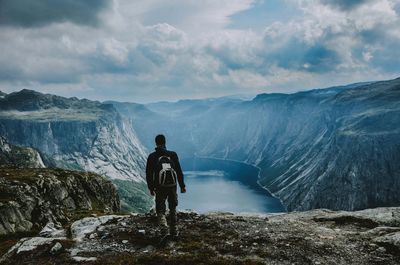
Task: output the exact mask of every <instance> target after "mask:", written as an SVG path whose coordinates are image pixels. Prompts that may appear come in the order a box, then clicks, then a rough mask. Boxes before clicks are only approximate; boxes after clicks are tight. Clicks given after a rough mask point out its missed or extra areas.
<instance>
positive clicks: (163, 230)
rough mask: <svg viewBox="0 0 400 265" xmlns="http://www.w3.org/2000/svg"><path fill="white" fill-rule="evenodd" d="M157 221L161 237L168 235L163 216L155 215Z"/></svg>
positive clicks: (165, 220)
mask: <svg viewBox="0 0 400 265" xmlns="http://www.w3.org/2000/svg"><path fill="white" fill-rule="evenodd" d="M157 219H158V226H159V228H160V235H161V237H164V236H167V235H169V231H168V224H167V218H166V217H165V214H159V215H157Z"/></svg>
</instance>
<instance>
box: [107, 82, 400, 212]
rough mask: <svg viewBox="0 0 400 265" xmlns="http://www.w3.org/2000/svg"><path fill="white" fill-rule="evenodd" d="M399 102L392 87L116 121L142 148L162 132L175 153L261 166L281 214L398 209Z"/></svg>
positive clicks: (209, 104)
mask: <svg viewBox="0 0 400 265" xmlns="http://www.w3.org/2000/svg"><path fill="white" fill-rule="evenodd" d="M399 102H400V79H395V80H391V81H384V82H375V83H367V84H356V85H353V86H347V87H334V88H329V89H320V90H311V91H305V92H299V93H295V94H261V95H258V96H257V97H256V98H255V99H253V100H251V101H238V100H229V99H215V100H192V101H179V102H176V103H158V104H150V105H147V106H143V108H145V109H143V108H139V107H138V106H137V105H135V106H133V107H132V108H131V111H130V112H128V111H125V112H124V113H126V115H128V116H130V117H131V118H132V119H133V120H134V123H135V124H136V126H137V131H138V135H139V137H140V139H142V141H143V143H145V144H148V143H149V141H148V139H147V138H146V133H147V134H148V133H150V134H154V133H155V131H156V129H157V128H158V130H160V128H163V130H164V132H165V133H166V135H167V137H168V139H169V145H170V146H172V147H173V148H174V149H175V150H176V151H178V152H179V153H180V154H184V155H187V156H189V155H193V154H197V155H202V156H211V157H217V158H227V159H234V160H239V161H244V162H247V163H251V164H254V165H257V166H259V167H260V168H261V179H260V180H261V183H262V184H263V185H264V186H265V187H267V188H268V189H269V190H270V191H271V192H273V193H274V194H276V195H277V196H278V197H280V198H281V199H282V201H283V203H284V204H285V205H286V206H287V208H288V210H306V209H313V208H321V207H325V208H330V209H344V210H356V209H364V208H369V207H378V206H395V205H399V204H400V193H399V192H398V190H400V178H399V176H400V130H399V128H398V124H399V122H400V104H399ZM114 104H115V105H116V106H117V108H118V109H126V108H127V105H126V104H125V105H121V104H117V103H114ZM132 112H134V113H136V114H132ZM149 112H151V113H152V114H149ZM139 114H140V115H139ZM149 116H151V117H152V118H151V119H148V118H147V117H149ZM141 128H145V129H146V131H144V130H143V131H142V129H141Z"/></svg>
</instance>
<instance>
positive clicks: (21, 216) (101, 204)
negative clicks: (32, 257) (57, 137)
mask: <svg viewBox="0 0 400 265" xmlns="http://www.w3.org/2000/svg"><path fill="white" fill-rule="evenodd" d="M119 210H120V202H119V197H118V194H117V191H116V189H115V187H114V185H113V184H112V183H111V182H110V181H109V180H106V179H105V178H103V177H101V176H99V175H96V174H94V173H84V172H77V171H68V170H61V169H45V168H43V169H11V168H8V169H0V235H6V234H14V233H18V232H31V231H38V230H39V229H41V228H42V227H44V226H45V225H46V224H47V223H48V222H52V223H54V224H56V225H63V224H67V223H68V222H69V221H70V220H71V218H74V214H78V215H79V214H80V212H82V213H84V212H90V211H95V212H97V211H98V212H108V213H112V212H116V211H119Z"/></svg>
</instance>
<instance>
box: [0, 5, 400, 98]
mask: <svg viewBox="0 0 400 265" xmlns="http://www.w3.org/2000/svg"><path fill="white" fill-rule="evenodd" d="M324 1H325V0H307V1H305V0H286V2H287V3H288V4H291V5H295V6H296V7H297V8H298V9H299V12H302V13H303V15H302V16H297V17H296V18H294V19H292V20H290V19H289V20H288V21H286V22H279V23H273V24H271V25H266V27H265V31H264V32H257V31H252V30H239V29H232V28H228V26H229V25H230V22H231V20H232V15H234V14H236V13H238V12H241V11H244V10H248V9H249V8H251V7H252V6H253V5H255V4H256V2H255V1H252V0H230V1H228V0H221V1H215V0H213V1H212V0H206V1H195V0H187V1H179V0H172V1H168V2H166V1H160V0H149V1H131V0H113V1H112V5H110V8H109V9H105V10H101V12H100V13H99V19H100V20H101V23H100V24H99V26H97V27H93V26H86V25H81V24H74V23H72V22H68V21H67V22H63V21H62V22H52V23H51V24H49V25H47V26H43V27H39V28H16V27H9V26H7V27H0V49H1V50H2V51H3V52H2V53H1V54H0V83H1V84H0V87H1V88H2V89H4V90H7V91H12V90H17V89H20V88H22V87H31V88H35V89H38V90H42V91H46V92H49V91H51V87H53V88H54V91H53V92H54V93H58V92H57V91H60V93H68V91H70V93H71V94H70V96H72V95H77V94H78V95H81V96H86V97H90V98H99V99H107V98H114V99H119V98H121V99H124V100H127V98H129V99H130V100H131V101H149V100H160V99H174V98H178V97H180V98H183V97H209V96H213V95H215V96H217V95H226V94H234V93H246V92H248V91H251V92H261V91H264V90H265V91H295V90H299V89H303V88H311V87H314V86H318V87H323V86H328V85H333V84H335V85H336V84H340V83H341V82H342V83H348V82H353V81H362V80H370V79H376V78H388V77H392V76H394V75H395V74H396V73H398V71H400V68H398V69H397V70H396V69H394V70H393V71H392V72H390V71H389V70H390V69H393V66H392V65H393V62H392V61H391V60H393V56H392V57H391V56H390V55H389V54H390V52H392V53H393V52H395V51H393V47H395V46H396V44H399V45H400V27H399V25H400V21H399V14H398V13H396V6H397V5H399V3H400V1H399V0H382V1H370V2H368V3H367V4H361V3H360V4H357V5H355V6H351V7H350V8H348V9H344V8H343V7H340V8H337V7H336V6H335V5H333V4H332V3H330V4H326V1H325V2H324ZM330 2H332V1H330ZM342 2H343V1H341V3H342ZM343 3H344V2H343ZM343 3H342V4H343ZM382 39H384V40H385V41H383V40H382ZM389 46H390V47H391V49H389ZM388 69H389V70H388ZM396 71H397V72H396ZM68 87H73V88H74V89H73V90H68V89H67V88H68ZM78 91H80V92H78Z"/></svg>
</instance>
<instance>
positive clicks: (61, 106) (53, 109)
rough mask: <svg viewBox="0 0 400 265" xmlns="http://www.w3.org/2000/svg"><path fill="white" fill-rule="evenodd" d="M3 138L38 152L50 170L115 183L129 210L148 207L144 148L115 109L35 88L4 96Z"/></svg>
mask: <svg viewBox="0 0 400 265" xmlns="http://www.w3.org/2000/svg"><path fill="white" fill-rule="evenodd" d="M0 135H1V136H3V137H5V138H6V139H7V140H8V141H9V142H10V143H11V144H14V145H20V146H27V147H32V148H34V149H36V150H38V151H39V152H40V154H41V155H42V157H43V160H44V162H45V164H46V162H48V163H47V164H49V165H50V166H51V167H58V168H64V169H74V170H76V169H77V170H84V171H92V172H95V173H98V174H100V175H103V176H106V177H108V178H109V179H112V180H113V181H114V183H115V184H116V185H117V186H118V189H120V190H123V191H124V192H123V196H121V199H122V205H123V206H124V208H125V209H126V210H134V211H146V210H148V209H149V207H150V204H151V202H150V197H149V196H148V195H147V192H146V185H145V182H144V179H143V177H144V166H145V156H146V154H145V150H144V148H143V146H142V145H141V143H140V141H139V140H138V139H137V137H136V134H135V131H134V129H133V127H132V124H131V122H129V121H127V120H125V119H123V118H122V117H121V116H120V115H119V113H118V112H117V111H116V110H115V109H114V107H113V106H112V105H109V104H102V103H100V102H96V101H90V100H86V99H81V100H80V99H77V98H64V97H59V96H55V95H50V94H42V93H39V92H35V91H32V90H21V91H19V92H14V93H10V94H5V95H3V96H2V97H1V98H0ZM127 187H129V190H128V191H126V189H127Z"/></svg>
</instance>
